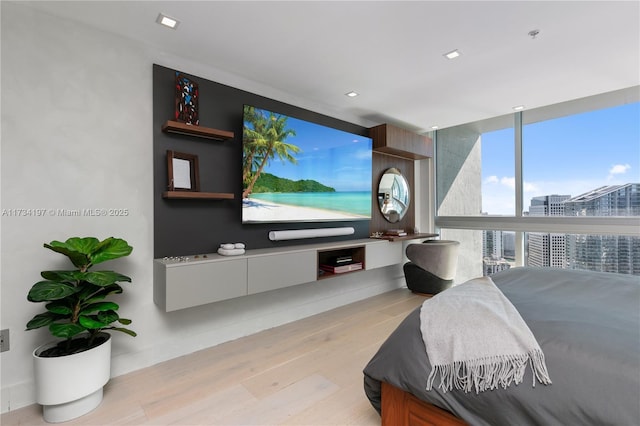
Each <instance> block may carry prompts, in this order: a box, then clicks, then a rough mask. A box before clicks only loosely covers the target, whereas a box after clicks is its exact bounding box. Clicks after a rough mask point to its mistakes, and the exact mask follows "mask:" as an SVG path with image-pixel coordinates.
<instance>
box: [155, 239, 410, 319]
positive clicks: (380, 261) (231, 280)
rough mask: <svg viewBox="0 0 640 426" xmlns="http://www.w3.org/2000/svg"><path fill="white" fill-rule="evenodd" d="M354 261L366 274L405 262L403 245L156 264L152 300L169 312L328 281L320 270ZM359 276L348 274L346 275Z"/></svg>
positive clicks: (334, 246)
mask: <svg viewBox="0 0 640 426" xmlns="http://www.w3.org/2000/svg"><path fill="white" fill-rule="evenodd" d="M345 255H348V256H351V257H352V258H353V259H354V261H357V262H362V269H363V270H371V269H375V268H382V267H385V266H390V265H396V264H399V263H401V262H402V261H403V255H404V253H403V245H402V242H401V241H387V240H378V239H361V240H350V241H341V242H337V243H321V244H309V245H306V244H305V245H299V246H289V247H281V248H268V249H256V250H247V251H246V252H245V254H242V255H239V256H221V255H219V254H203V255H198V256H189V257H188V258H177V259H176V258H165V259H155V260H154V261H153V301H154V302H155V304H156V305H158V306H159V307H160V308H162V309H163V310H164V311H166V312H171V311H176V310H179V309H186V308H190V307H193V306H199V305H204V304H207V303H213V302H218V301H221V300H226V299H233V298H235V297H241V296H247V295H250V294H256V293H261V292H265V291H271V290H276V289H279V288H284V287H290V286H294V285H298V284H304V283H309V282H313V281H318V280H323V279H330V278H331V277H335V276H336V275H342V274H332V273H329V272H325V271H321V269H320V267H319V265H321V264H323V263H326V261H327V260H328V259H330V258H332V257H336V256H345ZM358 272H359V271H353V272H346V273H348V274H354V273H358Z"/></svg>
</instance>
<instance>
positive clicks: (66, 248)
mask: <svg viewBox="0 0 640 426" xmlns="http://www.w3.org/2000/svg"><path fill="white" fill-rule="evenodd" d="M99 243H100V242H99V240H98V239H97V238H93V237H87V238H78V237H72V238H69V239H68V240H67V241H65V242H64V243H62V242H60V241H51V243H49V244H45V245H44V246H45V247H46V248H48V249H51V250H53V251H55V252H58V253H61V254H64V255H65V256H67V257H68V258H69V260H71V263H73V264H74V265H75V266H77V267H78V268H80V269H84V268H85V267H87V266H89V265H90V264H91V258H90V254H91V252H92V251H93V250H94V249H95V248H96V247H97V245H98V244H99Z"/></svg>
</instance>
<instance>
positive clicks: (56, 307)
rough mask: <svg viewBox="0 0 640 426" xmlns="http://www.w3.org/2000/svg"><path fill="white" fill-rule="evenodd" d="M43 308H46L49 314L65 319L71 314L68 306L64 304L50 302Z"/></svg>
mask: <svg viewBox="0 0 640 426" xmlns="http://www.w3.org/2000/svg"><path fill="white" fill-rule="evenodd" d="M44 307H45V308H47V310H48V311H49V312H52V313H54V314H60V315H64V316H65V317H67V316H69V315H71V313H72V312H73V310H72V309H71V308H70V307H69V305H68V304H66V303H64V302H51V303H47V304H46V305H45V306H44Z"/></svg>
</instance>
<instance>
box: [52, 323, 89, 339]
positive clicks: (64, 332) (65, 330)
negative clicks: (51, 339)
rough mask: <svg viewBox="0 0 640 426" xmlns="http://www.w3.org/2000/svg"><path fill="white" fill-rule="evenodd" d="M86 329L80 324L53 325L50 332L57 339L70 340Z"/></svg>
mask: <svg viewBox="0 0 640 426" xmlns="http://www.w3.org/2000/svg"><path fill="white" fill-rule="evenodd" d="M85 330H86V328H84V327H82V326H81V325H78V324H56V323H54V324H51V325H50V326H49V331H50V332H51V334H53V335H54V336H56V337H61V338H64V339H70V338H72V337H73V336H75V335H76V334H80V333H82V332H83V331H85Z"/></svg>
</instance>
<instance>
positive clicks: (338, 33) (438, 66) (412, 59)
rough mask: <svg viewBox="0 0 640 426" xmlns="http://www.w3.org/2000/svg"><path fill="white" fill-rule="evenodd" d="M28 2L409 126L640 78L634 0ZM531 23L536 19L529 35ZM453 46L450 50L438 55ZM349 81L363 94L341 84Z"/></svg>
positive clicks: (334, 106) (345, 112)
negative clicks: (168, 23)
mask: <svg viewBox="0 0 640 426" xmlns="http://www.w3.org/2000/svg"><path fill="white" fill-rule="evenodd" d="M27 4H29V5H30V6H32V7H35V8H38V9H40V10H42V11H44V12H46V13H50V14H53V15H59V16H64V17H67V18H69V19H71V20H76V21H81V22H83V23H86V24H88V25H91V26H94V27H98V28H100V29H103V30H105V31H109V32H113V33H117V34H119V35H122V36H124V37H127V38H131V39H135V40H138V41H141V42H143V43H145V44H147V45H153V46H156V47H157V48H158V49H159V50H160V51H162V52H167V53H170V54H173V55H177V56H179V57H182V58H185V59H187V60H189V61H194V62H196V63H199V64H203V65H205V66H207V67H211V68H213V69H216V70H221V71H224V72H227V73H231V74H232V75H236V76H238V77H240V78H242V79H246V80H250V81H252V82H255V83H258V84H259V85H262V86H265V87H269V88H273V89H275V90H277V91H279V92H282V93H286V94H290V95H291V97H292V98H295V99H304V100H306V102H308V103H309V104H311V105H317V106H319V107H321V109H322V110H325V111H333V112H334V114H333V115H334V116H336V117H338V118H343V119H345V117H357V118H358V120H359V121H360V123H361V124H362V123H369V124H371V125H374V124H379V123H392V124H396V125H400V126H403V127H405V128H408V129H411V130H414V131H418V132H426V131H429V130H431V128H432V126H439V128H444V127H449V126H453V125H456V124H462V123H467V122H471V121H476V120H481V119H485V118H490V117H495V116H499V115H503V114H509V113H512V112H513V110H512V107H514V106H517V105H524V106H525V108H526V109H531V108H536V107H540V106H545V105H550V104H555V103H558V102H562V101H566V100H572V99H576V98H581V97H585V96H590V95H594V94H598V93H604V92H609V91H613V90H617V89H621V88H626V87H631V86H636V85H639V84H640V2H638V1H624V2H615V1H601V2H600V1H567V2H563V1H526V2H525V1H407V2H401V1H351V2H347V1H320V2H311V1H280V2H274V1H255V2H248V1H195V2H191V1H161V2H158V1H128V2H124V1H104V2H103V1H72V2H58V1H46V2H45V1H42V2H28V3H27ZM159 12H162V13H164V14H167V15H169V16H171V17H173V18H175V19H177V20H179V21H180V24H179V26H178V27H177V29H175V30H172V29H168V28H165V27H162V26H161V25H159V24H157V23H156V22H155V21H156V18H157V16H158V13H159ZM532 30H538V31H539V34H538V35H537V36H536V37H535V38H534V37H531V36H530V35H529V34H528V33H529V32H530V31H532ZM454 49H459V51H460V52H461V56H460V57H458V58H457V59H454V60H448V59H446V58H445V57H444V56H443V54H444V53H446V52H449V51H451V50H454ZM182 71H185V72H189V70H188V69H183V70H182ZM349 91H356V92H358V93H359V96H357V97H354V98H350V97H347V96H345V93H347V92H349ZM278 100H283V99H278ZM289 103H290V102H289Z"/></svg>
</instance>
